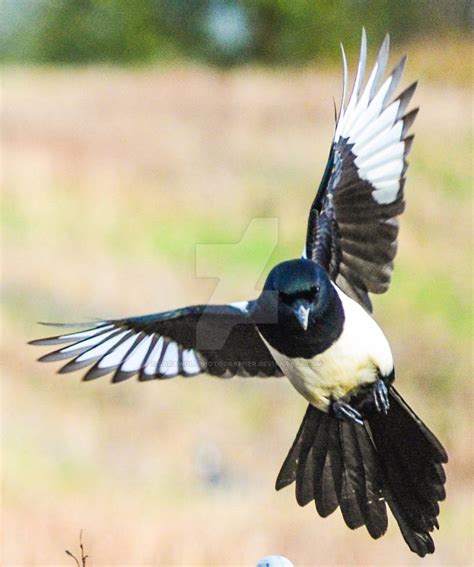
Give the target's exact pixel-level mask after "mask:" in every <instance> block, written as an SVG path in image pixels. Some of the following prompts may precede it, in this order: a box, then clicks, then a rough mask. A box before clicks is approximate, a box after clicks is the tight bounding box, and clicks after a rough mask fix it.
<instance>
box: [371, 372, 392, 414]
mask: <svg viewBox="0 0 474 567" xmlns="http://www.w3.org/2000/svg"><path fill="white" fill-rule="evenodd" d="M374 402H375V407H376V408H377V411H379V412H380V411H383V413H384V414H387V413H388V410H389V409H390V401H389V399H388V389H387V386H386V385H385V383H384V382H383V380H377V382H376V384H375V387H374Z"/></svg>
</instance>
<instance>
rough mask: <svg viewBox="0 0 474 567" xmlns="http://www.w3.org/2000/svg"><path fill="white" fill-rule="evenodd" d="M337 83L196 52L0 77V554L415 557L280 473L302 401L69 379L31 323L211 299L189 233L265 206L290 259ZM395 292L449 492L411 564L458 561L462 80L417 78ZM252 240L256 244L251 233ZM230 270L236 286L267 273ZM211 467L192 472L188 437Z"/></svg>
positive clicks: (398, 344)
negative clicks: (48, 356) (210, 473)
mask: <svg viewBox="0 0 474 567" xmlns="http://www.w3.org/2000/svg"><path fill="white" fill-rule="evenodd" d="M338 92H339V77H338V76H336V75H335V74H327V75H326V74H322V73H316V72H313V71H306V72H299V73H284V72H279V73H270V72H263V71H257V70H252V69H248V70H242V71H239V72H237V73H233V74H229V75H221V74H218V73H216V72H212V71H209V70H205V69H199V68H187V69H166V70H164V69H154V70H143V71H135V72H132V71H118V70H115V71H112V70H110V69H88V70H75V71H46V70H42V71H34V70H21V69H17V70H13V69H12V70H8V71H5V73H4V87H3V96H4V101H3V160H4V171H3V179H4V186H5V191H4V201H3V216H4V221H3V222H4V224H3V243H2V244H3V248H2V261H3V270H2V281H3V294H4V303H5V313H4V331H3V340H2V350H3V361H4V362H3V368H2V381H3V387H2V394H3V399H2V410H3V452H2V456H3V564H4V565H8V566H11V565H39V564H45V565H59V564H61V565H62V564H65V565H66V564H68V561H69V560H68V558H67V557H65V555H64V549H65V548H70V546H72V545H74V544H75V542H76V541H77V534H78V531H79V529H83V530H84V538H85V541H86V542H87V552H88V554H89V555H90V556H91V559H90V564H91V565H119V564H127V565H144V564H154V565H158V564H159V565H165V564H169V565H191V564H199V565H231V564H235V565H253V564H255V562H256V560H257V559H258V558H259V557H261V556H263V555H265V554H267V553H280V554H283V555H286V556H288V557H289V558H290V559H291V560H292V561H293V562H294V563H295V565H304V564H308V565H335V564H341V565H342V564H345V565H382V564H383V565H417V564H420V563H421V561H420V560H419V559H418V558H416V557H414V556H413V555H412V554H410V552H409V551H408V550H407V548H406V547H405V546H404V543H403V541H402V539H401V536H400V534H399V533H398V530H397V528H396V527H395V526H394V525H393V522H392V526H391V528H390V530H389V533H388V534H387V536H386V537H385V538H383V539H382V540H380V541H378V542H374V541H372V540H371V539H370V538H369V536H368V535H367V534H366V533H365V532H363V531H362V530H358V531H356V532H351V531H349V530H348V529H347V528H346V527H345V526H344V525H343V522H342V520H341V518H340V517H339V513H337V514H335V515H334V517H331V518H329V519H326V520H321V519H320V518H318V517H317V516H316V514H315V512H314V510H313V509H312V507H311V506H308V507H307V508H305V509H300V508H299V507H298V506H297V504H296V502H295V501H294V495H293V493H292V490H291V489H288V490H286V491H283V492H282V493H278V494H277V493H275V492H274V489H273V484H274V480H275V477H276V473H277V471H278V468H279V466H280V465H281V462H282V460H283V458H284V456H285V455H286V451H287V450H288V448H289V445H290V443H291V441H292V440H293V436H294V435H295V433H296V429H297V427H298V425H299V421H300V419H301V416H302V414H303V411H304V405H305V404H304V402H303V401H302V400H300V399H299V397H298V396H297V395H296V394H295V392H294V391H293V390H292V389H291V387H290V386H289V385H288V384H287V383H286V382H285V381H284V380H268V381H263V380H232V381H219V380H215V379H214V380H213V379H211V378H199V379H197V380H191V381H186V382H185V381H183V380H174V381H170V382H166V383H164V382H153V383H148V384H137V383H135V382H132V381H130V382H129V383H125V384H123V385H120V386H111V385H109V384H108V383H107V380H106V379H102V380H98V381H96V382H94V383H91V384H82V383H80V382H79V380H78V377H74V376H56V375H54V374H53V370H54V368H53V367H52V366H40V365H38V364H36V363H35V362H34V357H35V355H37V354H39V353H38V352H37V351H33V349H32V348H31V347H26V346H25V342H26V340H27V339H30V338H33V337H35V336H38V335H39V334H41V333H43V332H44V331H43V329H39V328H37V327H36V326H35V325H34V321H36V320H38V319H43V320H44V319H48V320H54V319H56V320H57V319H60V320H61V319H62V320H77V319H84V318H87V317H94V316H114V315H115V316H119V315H126V314H139V313H146V312H149V311H154V310H156V311H159V310H162V309H167V308H171V307H174V306H178V305H182V304H187V303H192V302H203V301H206V300H207V299H208V298H209V297H210V296H211V294H212V293H213V290H214V287H215V282H214V281H212V280H208V279H198V278H196V277H195V276H194V245H195V243H196V242H209V243H214V242H233V241H236V240H238V238H239V236H240V235H241V233H242V231H243V229H244V228H245V226H246V225H247V224H248V222H249V220H251V219H252V218H253V217H258V216H274V217H277V218H278V219H279V222H280V245H279V247H278V249H277V251H276V252H275V254H274V259H276V258H281V257H285V256H286V255H297V254H298V252H299V251H300V248H301V242H302V239H303V235H304V225H305V221H306V211H307V207H308V205H309V203H310V201H311V199H312V194H313V190H314V188H315V187H316V184H317V183H318V181H319V175H320V173H321V171H322V169H323V166H324V162H325V159H326V155H327V151H328V143H329V140H330V138H331V133H332V127H333V124H332V106H331V97H332V96H333V95H334V94H337V93H338ZM417 103H419V104H420V105H421V106H422V112H421V114H420V117H419V120H418V123H417V127H416V133H417V141H416V144H415V150H414V153H413V156H412V162H413V167H412V169H411V173H410V179H409V183H408V186H407V190H408V199H409V207H408V211H407V213H406V215H405V217H404V219H403V222H402V237H401V245H400V254H399V259H398V265H397V266H398V272H397V278H396V280H395V282H394V286H393V288H392V290H391V292H390V293H389V294H387V296H386V297H382V298H380V300H378V301H377V317H378V319H379V320H380V321H381V322H382V323H383V325H384V328H385V329H386V331H387V335H388V336H389V338H390V340H391V342H392V344H393V349H394V352H395V355H396V360H397V367H398V373H399V382H400V389H401V390H402V391H403V392H405V393H406V397H407V398H408V399H409V400H410V401H412V403H413V405H414V407H415V408H416V409H417V410H418V411H419V412H420V413H421V415H422V416H423V417H424V418H425V419H426V421H427V422H428V423H429V424H430V425H431V426H432V427H433V429H434V430H435V431H436V432H438V433H439V434H440V435H441V437H442V439H443V441H444V442H446V445H447V446H448V449H449V452H450V455H451V464H450V465H449V467H448V474H449V481H448V500H447V502H446V503H445V504H443V506H442V515H441V521H440V523H441V531H440V532H439V533H436V534H435V538H436V542H437V553H436V554H435V555H434V556H433V557H430V558H428V559H426V560H425V561H424V562H423V563H424V564H426V565H454V564H456V565H467V564H470V563H471V560H472V554H471V536H472V531H471V527H470V520H471V503H472V502H471V496H470V487H471V472H470V471H471V469H472V460H473V459H472V444H471V438H470V418H469V410H470V395H471V387H470V381H469V377H470V374H469V372H470V369H471V366H470V360H469V327H470V317H469V309H470V305H469V299H468V298H469V291H470V283H469V275H468V273H467V270H465V266H466V265H467V259H468V258H469V251H468V248H469V236H470V218H469V215H468V208H469V203H470V190H471V179H470V177H469V175H470V163H471V162H470V159H471V154H470V151H471V124H470V122H469V116H468V113H467V109H469V108H470V104H471V102H470V93H469V91H468V90H467V89H465V88H463V87H459V86H456V87H450V86H447V85H446V84H441V83H436V84H424V85H422V87H421V89H420V92H419V94H418V95H417ZM256 244H258V243H256ZM256 264H257V263H256V261H255V259H254V258H250V259H249V260H248V263H247V264H245V265H239V267H238V268H237V269H236V266H234V265H233V263H232V261H231V259H230V260H229V262H228V265H227V267H226V269H227V273H228V274H231V276H232V278H233V279H231V281H232V282H233V283H232V285H231V289H227V291H226V294H228V297H227V296H226V297H219V299H221V300H230V299H232V300H239V299H244V297H242V296H241V294H242V289H249V288H252V286H254V284H255V280H256V279H257V278H258V276H259V275H260V274H259V268H260V267H259V266H258V265H256ZM466 298H467V299H466ZM208 444H211V445H212V446H214V447H216V448H217V450H218V452H219V453H220V455H221V460H222V469H223V471H224V472H223V481H222V483H221V484H220V485H218V486H209V485H207V484H206V483H205V482H203V481H202V479H201V478H200V477H199V475H198V474H197V473H196V460H197V453H198V452H199V450H200V447H202V446H207V445H208Z"/></svg>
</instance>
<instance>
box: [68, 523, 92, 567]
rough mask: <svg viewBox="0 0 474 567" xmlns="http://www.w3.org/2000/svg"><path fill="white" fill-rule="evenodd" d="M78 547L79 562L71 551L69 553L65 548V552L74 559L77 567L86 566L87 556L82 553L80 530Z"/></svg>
mask: <svg viewBox="0 0 474 567" xmlns="http://www.w3.org/2000/svg"><path fill="white" fill-rule="evenodd" d="M79 547H80V549H81V562H80V563H79V559H78V558H77V557H76V556H75V555H74V554H73V553H71V552H70V551H69V550H68V549H66V554H67V555H69V557H72V558H73V559H74V561H75V562H76V565H77V567H87V566H86V561H87V558H88V557H89V556H88V555H84V545H83V543H82V530H81V531H80V532H79Z"/></svg>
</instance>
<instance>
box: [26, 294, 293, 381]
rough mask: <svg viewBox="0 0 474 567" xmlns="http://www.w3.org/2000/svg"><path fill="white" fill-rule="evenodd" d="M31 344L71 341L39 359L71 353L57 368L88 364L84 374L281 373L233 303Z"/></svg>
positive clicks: (120, 322) (121, 322)
mask: <svg viewBox="0 0 474 567" xmlns="http://www.w3.org/2000/svg"><path fill="white" fill-rule="evenodd" d="M84 327H85V326H82V328H81V330H79V331H77V332H74V333H68V334H62V335H59V336H56V337H51V338H47V339H38V340H35V341H31V343H30V344H35V345H48V346H49V345H55V344H62V343H70V344H68V345H67V346H63V347H61V348H60V349H59V350H56V351H54V352H52V353H50V354H46V355H44V356H42V357H41V358H40V359H39V360H40V361H42V362H51V361H57V360H64V359H70V360H69V362H67V364H66V365H65V366H63V367H62V368H61V369H60V370H59V372H60V373H65V372H72V371H74V370H79V369H81V368H86V367H88V370H87V372H86V374H85V376H84V380H92V379H94V378H98V377H100V376H103V375H105V374H109V373H111V372H113V377H112V381H113V382H121V381H122V380H126V379H127V378H130V377H131V376H133V375H135V374H137V375H138V377H139V379H140V380H151V379H153V378H172V377H174V376H177V375H181V376H185V377H189V376H196V375H198V374H201V373H204V372H206V373H208V374H212V375H214V376H222V377H231V376H235V375H236V374H237V375H239V376H264V377H265V376H282V372H281V371H280V369H279V368H278V366H277V365H276V363H275V361H274V360H273V358H272V357H271V355H270V353H269V352H268V349H267V347H266V346H265V344H264V343H263V341H262V339H261V338H260V335H259V334H258V332H257V329H256V327H255V325H254V324H253V322H252V320H251V318H250V317H249V315H248V312H247V310H246V309H244V308H242V309H241V308H239V307H233V306H232V305H202V306H194V307H186V308H183V309H177V310H175V311H168V312H166V313H158V314H155V315H145V316H142V317H130V318H128V319H117V320H114V321H100V322H98V323H96V324H95V325H87V327H88V328H87V329H85V330H83V329H84Z"/></svg>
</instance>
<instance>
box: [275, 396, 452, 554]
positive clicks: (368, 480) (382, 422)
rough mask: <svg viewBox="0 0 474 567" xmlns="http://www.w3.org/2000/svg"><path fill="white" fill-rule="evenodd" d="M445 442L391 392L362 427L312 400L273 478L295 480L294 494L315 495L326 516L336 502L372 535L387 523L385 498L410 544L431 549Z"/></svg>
mask: <svg viewBox="0 0 474 567" xmlns="http://www.w3.org/2000/svg"><path fill="white" fill-rule="evenodd" d="M447 460H448V457H447V455H446V451H445V450H444V449H443V447H442V445H441V443H440V442H439V441H438V440H437V439H436V437H435V436H434V435H433V433H431V431H430V430H429V429H428V428H427V427H426V425H424V424H423V423H422V421H421V420H420V419H419V418H418V417H417V416H416V415H415V414H414V413H413V411H412V410H411V409H410V408H409V407H408V405H407V404H406V403H405V402H404V401H403V399H402V398H401V397H400V395H399V394H398V393H397V392H396V391H395V390H393V389H392V390H391V392H390V410H389V412H388V414H387V415H385V414H383V413H379V414H376V415H373V416H371V417H370V418H369V419H368V420H367V421H365V423H364V426H361V425H357V424H356V423H350V422H346V421H341V420H340V419H337V418H335V417H332V416H330V415H328V414H326V413H323V412H321V411H319V410H318V409H316V408H314V407H313V406H311V405H310V406H308V409H307V411H306V414H305V416H304V419H303V423H302V424H301V427H300V429H299V431H298V433H297V435H296V439H295V441H294V443H293V446H292V447H291V449H290V451H289V453H288V456H287V457H286V459H285V462H284V463H283V466H282V468H281V470H280V474H279V475H278V478H277V481H276V488H277V490H280V489H281V488H283V487H285V486H288V485H289V484H291V483H292V482H294V481H296V500H297V501H298V504H300V505H301V506H304V505H305V504H308V503H309V502H311V500H314V501H315V504H316V510H317V511H318V513H319V515H320V516H322V517H323V518H324V517H326V516H329V514H331V513H332V512H334V510H336V508H337V507H338V506H340V508H341V512H342V516H343V518H344V521H345V522H346V524H347V525H348V526H349V527H350V528H351V529H355V528H358V527H360V526H363V525H365V526H366V527H367V530H368V532H369V534H370V535H371V536H372V537H373V538H379V537H380V536H382V535H383V534H384V533H385V531H386V529H387V510H386V504H385V503H386V502H387V503H388V505H389V506H390V509H391V510H392V513H393V515H394V516H395V519H396V520H397V522H398V525H399V526H400V530H401V532H402V535H403V537H404V539H405V541H406V542H407V544H408V546H409V548H410V549H411V550H412V551H414V552H415V553H417V554H418V555H420V556H421V557H423V556H424V555H426V554H427V553H433V551H434V543H433V540H432V538H431V535H430V532H431V531H432V530H433V528H434V527H436V528H437V527H438V521H437V519H436V517H437V516H438V514H439V505H438V501H439V500H443V499H444V497H445V490H444V483H445V481H446V476H445V474H444V470H443V467H442V464H441V463H446V462H447Z"/></svg>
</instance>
